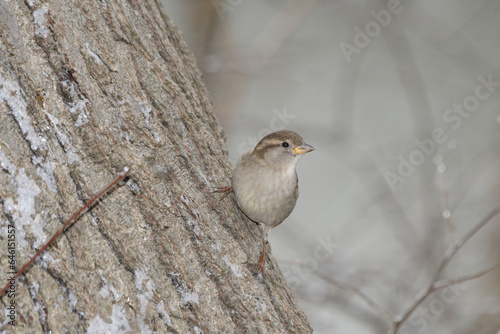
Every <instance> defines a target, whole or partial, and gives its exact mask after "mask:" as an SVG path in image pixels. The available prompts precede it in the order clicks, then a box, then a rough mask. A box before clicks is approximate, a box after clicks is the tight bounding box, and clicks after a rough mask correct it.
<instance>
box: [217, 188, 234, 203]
mask: <svg viewBox="0 0 500 334" xmlns="http://www.w3.org/2000/svg"><path fill="white" fill-rule="evenodd" d="M232 191H233V187H232V186H224V187H216V188H215V190H214V191H212V193H223V194H224V195H222V197H221V198H220V200H221V201H222V200H223V199H224V198H226V197H227V195H229V194H230V193H231V192H232Z"/></svg>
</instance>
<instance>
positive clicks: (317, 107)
mask: <svg viewBox="0 0 500 334" xmlns="http://www.w3.org/2000/svg"><path fill="white" fill-rule="evenodd" d="M163 4H164V8H165V10H166V12H167V14H168V15H169V17H170V18H171V19H172V20H173V21H174V22H175V23H176V24H177V25H178V27H179V28H180V30H181V31H182V32H183V34H184V37H185V39H186V41H187V43H188V45H189V47H190V48H191V50H192V51H193V52H194V53H195V56H196V57H197V60H198V64H199V66H200V69H201V71H202V72H203V73H204V78H205V81H206V83H207V85H208V88H209V90H210V92H211V94H212V96H213V99H214V105H215V110H216V114H217V117H218V118H219V121H220V122H221V124H222V125H223V126H224V129H225V132H226V136H227V142H228V147H229V152H230V158H231V160H232V161H233V162H236V161H237V159H238V158H239V156H240V155H241V154H242V153H243V151H244V150H246V149H248V148H251V147H252V146H253V145H254V144H255V143H256V142H257V140H258V139H260V138H261V137H262V136H263V135H265V134H267V133H269V132H271V131H274V130H278V129H281V128H287V129H291V130H295V131H297V132H298V133H300V134H301V135H302V136H303V137H304V139H305V140H306V141H307V142H308V143H310V144H312V145H313V146H315V147H316V148H317V150H316V151H314V152H312V153H311V154H308V155H307V156H305V157H304V158H303V159H302V160H301V161H300V163H299V165H298V174H299V185H300V192H301V193H300V198H299V201H298V204H297V207H296V209H295V211H294V212H293V213H292V215H291V216H290V217H289V218H288V219H287V220H286V221H285V222H284V223H283V224H282V225H280V226H279V227H277V228H276V229H274V230H273V231H272V232H271V237H270V243H271V247H272V252H273V255H274V256H275V257H276V258H277V259H278V262H279V264H280V268H281V269H282V271H283V272H285V274H286V275H287V278H288V279H289V282H290V285H291V286H292V287H293V288H294V291H295V295H296V296H297V298H298V300H299V303H300V305H301V307H302V308H303V309H304V311H305V312H306V314H307V315H308V318H309V320H310V321H311V324H312V326H313V328H314V329H315V333H340V334H342V333H346V334H347V333H358V334H363V333H367V334H368V333H386V332H387V331H388V329H389V328H390V322H388V320H387V319H385V318H384V317H383V316H382V315H381V314H379V313H377V311H376V310H374V308H373V307H371V306H369V305H368V304H367V303H366V301H364V300H363V299H362V298H360V297H359V294H356V293H355V292H353V291H348V290H345V289H340V288H339V287H338V286H335V284H334V283H333V282H332V280H334V281H335V282H337V283H340V285H342V286H343V287H344V288H345V287H346V286H351V287H355V288H356V289H357V290H358V291H361V292H362V293H364V294H365V295H367V296H369V297H370V299H372V300H373V301H375V302H376V303H377V304H378V305H380V306H382V307H383V308H384V309H385V310H388V311H389V312H390V313H391V314H393V315H401V314H403V313H404V312H405V310H407V309H408V307H409V306H410V305H411V303H412V301H413V299H414V298H415V296H416V295H417V294H418V293H419V291H421V290H422V289H423V288H424V287H425V286H426V284H429V282H430V281H431V279H432V277H433V274H434V273H435V272H436V270H437V268H438V267H439V264H440V263H441V261H442V259H443V258H444V256H445V252H446V250H447V249H448V248H449V247H450V246H451V245H452V244H453V242H454V241H455V240H457V239H459V238H460V237H462V236H464V235H465V234H466V233H467V232H468V231H470V230H471V229H472V228H473V226H474V225H475V224H477V223H478V222H479V221H480V220H481V219H483V218H484V217H485V216H487V214H488V213H489V212H490V211H491V210H492V209H494V208H495V207H498V206H499V195H500V192H499V187H498V186H499V175H498V174H499V170H500V160H499V155H498V153H499V151H500V107H499V105H500V34H499V31H500V19H499V18H500V2H499V1H495V0H478V1H466V0H454V1H451V0H445V1H430V0H426V1H424V0H420V1H416V0H413V1H411V0H401V1H394V0H390V1H373V0H371V1H368V0H357V1H352V0H349V1H347V0H340V1H315V0H296V1H293V0H273V1H271V0H254V1H249V0H216V1H201V0H183V1H179V0H163ZM499 237H500V219H499V218H498V217H494V218H493V219H492V220H491V221H490V222H489V223H488V224H487V225H486V226H485V227H484V228H482V229H481V230H480V231H479V232H478V233H477V234H475V235H474V236H473V237H472V238H471V239H470V240H469V241H468V242H467V243H466V244H465V245H464V246H463V247H462V248H461V249H460V250H459V252H457V254H456V255H455V256H454V258H453V260H452V261H450V263H449V264H448V265H447V267H446V269H445V270H444V271H443V273H442V277H441V279H455V278H458V277H464V276H467V275H472V274H475V273H480V272H482V271H483V270H485V269H487V268H489V267H491V266H494V265H496V264H498V263H499V262H500V260H499V259H500V246H499V244H500V243H499V242H498V240H499ZM328 279H329V280H330V281H328ZM499 286H500V270H494V271H492V272H489V273H488V274H486V275H484V276H482V277H480V278H477V279H475V280H471V281H467V282H464V283H460V285H458V286H454V287H453V288H451V287H450V288H445V289H443V290H439V291H436V292H434V293H433V294H432V295H430V296H429V297H428V298H427V299H426V301H425V302H423V303H422V304H421V305H420V306H419V307H418V308H417V309H416V311H415V312H414V313H412V316H411V317H409V319H408V320H407V321H406V322H405V324H404V325H403V326H402V327H401V329H400V331H399V333H431V334H432V333H439V334H442V333H459V334H460V333H475V334H478V333H497V332H498V331H499V329H500V288H499Z"/></svg>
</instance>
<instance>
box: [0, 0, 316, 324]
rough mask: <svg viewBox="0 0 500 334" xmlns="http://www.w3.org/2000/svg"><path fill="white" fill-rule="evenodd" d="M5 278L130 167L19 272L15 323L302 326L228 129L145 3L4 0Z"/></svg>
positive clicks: (0, 176) (1, 175)
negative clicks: (239, 192) (246, 207)
mask: <svg viewBox="0 0 500 334" xmlns="http://www.w3.org/2000/svg"><path fill="white" fill-rule="evenodd" d="M0 134H1V135H0V167H1V169H0V206H1V213H0V223H1V226H2V227H1V230H0V239H1V242H0V279H1V282H6V280H7V277H8V276H9V275H8V274H7V272H8V268H9V258H8V256H7V255H8V244H7V235H8V229H7V225H9V224H11V225H15V231H16V232H15V234H16V261H17V267H18V269H19V268H20V266H21V265H22V264H23V263H24V262H26V261H28V259H29V257H30V256H32V255H33V254H34V253H35V252H36V250H37V249H39V248H40V247H41V246H42V245H43V242H44V241H46V240H48V238H49V237H50V235H51V234H52V233H53V232H54V231H55V230H56V229H57V228H58V227H60V226H61V224H62V223H63V222H64V221H65V219H67V218H68V217H69V216H71V214H72V212H74V211H75V210H76V209H78V208H79V207H80V206H81V205H82V204H83V203H85V202H86V201H88V200H89V199H90V198H91V197H92V195H93V194H95V193H97V192H98V191H99V190H100V188H101V187H103V186H104V185H105V184H107V183H108V182H109V181H111V180H112V179H113V178H114V177H115V176H116V175H117V174H118V173H119V172H120V171H121V170H122V169H123V167H124V166H128V167H129V168H130V169H131V172H130V177H129V179H128V181H127V182H126V184H125V185H123V186H119V187H116V188H114V190H113V191H112V192H111V193H109V194H108V195H107V196H106V197H105V198H104V199H103V200H101V201H100V202H99V203H97V204H96V205H94V206H93V207H92V208H91V210H89V211H88V212H86V213H85V214H83V215H82V216H81V217H80V219H79V220H78V221H77V222H76V223H74V224H73V225H72V226H71V227H70V228H69V229H68V230H67V231H66V232H65V234H63V235H62V236H61V237H60V238H59V239H58V240H57V241H56V243H55V244H54V245H52V246H51V247H49V249H48V251H47V252H46V253H45V254H44V256H43V257H42V258H40V260H39V261H37V262H36V263H35V264H34V265H33V266H32V267H31V268H30V269H29V271H28V272H27V274H26V275H24V276H23V277H21V279H20V280H19V282H18V284H17V285H16V291H15V292H16V295H15V297H14V298H9V297H8V296H7V295H4V296H3V297H1V308H2V309H6V307H7V306H8V305H10V302H11V301H12V300H14V301H15V306H16V319H15V325H16V326H15V327H12V326H11V325H9V324H8V321H9V318H7V317H6V316H5V313H4V311H1V312H0V321H1V323H2V328H3V329H4V330H5V331H7V332H14V331H15V332H18V333H22V332H32V333H40V332H49V331H52V332H53V333H83V332H91V333H106V332H109V333H123V332H130V333H137V332H143V333H148V332H152V331H153V332H160V333H166V332H168V333H202V332H203V333H216V332H221V333H242V332H251V333H285V332H295V333H307V332H311V328H310V326H309V324H308V322H307V319H306V317H305V316H304V314H303V313H302V311H301V310H300V309H299V307H298V306H297V304H296V301H295V299H294V297H293V296H292V293H291V291H290V288H289V286H288V284H287V283H286V281H285V279H284V277H283V275H282V274H281V272H280V270H279V268H278V266H277V265H276V262H275V261H274V259H273V258H272V256H270V257H269V258H268V267H267V268H268V269H267V272H266V277H265V279H262V278H260V277H258V276H254V275H253V273H254V270H253V266H252V264H253V263H255V262H256V260H257V257H258V253H259V247H260V245H259V244H260V238H261V230H260V227H258V226H257V225H255V224H254V223H252V222H250V221H249V220H248V219H246V218H245V217H244V216H243V214H241V213H240V212H239V210H238V209H237V207H236V205H235V202H234V199H233V198H232V197H231V196H230V197H228V198H227V199H225V200H223V201H220V200H219V196H217V194H212V193H211V191H212V190H213V188H214V187H215V186H219V185H227V184H228V183H229V182H230V178H229V177H230V170H231V163H230V162H229V159H228V156H227V151H226V146H225V142H224V139H223V132H222V129H221V127H220V126H219V124H218V123H217V120H216V119H215V117H214V114H213V109H212V103H211V100H210V97H209V94H208V92H207V90H206V88H205V85H204V84H203V81H202V78H201V75H200V73H199V71H198V69H197V67H196V63H195V60H194V58H193V56H192V54H191V53H190V52H189V50H188V48H187V46H186V44H185V43H184V42H183V40H182V37H181V35H180V33H179V32H178V30H177V28H176V27H175V26H174V25H173V24H172V23H171V22H170V21H169V19H168V18H167V16H166V15H165V14H164V13H163V11H162V9H161V8H160V4H159V2H158V1H155V0H141V1H134V0H129V1H125V0H100V1H97V0H87V1H76V0H74V1H68V0H52V1H50V2H45V1H38V0H26V1H21V0H12V1H0Z"/></svg>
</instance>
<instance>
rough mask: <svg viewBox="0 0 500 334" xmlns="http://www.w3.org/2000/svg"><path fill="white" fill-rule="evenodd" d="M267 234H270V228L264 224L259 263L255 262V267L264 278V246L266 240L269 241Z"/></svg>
mask: <svg viewBox="0 0 500 334" xmlns="http://www.w3.org/2000/svg"><path fill="white" fill-rule="evenodd" d="M269 232H271V227H270V226H267V225H265V224H264V231H263V238H262V253H260V257H259V262H257V267H258V268H259V271H260V272H261V273H262V276H264V266H265V265H266V246H267V240H268V239H269Z"/></svg>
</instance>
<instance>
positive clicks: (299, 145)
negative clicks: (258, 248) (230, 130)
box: [216, 130, 314, 274]
mask: <svg viewBox="0 0 500 334" xmlns="http://www.w3.org/2000/svg"><path fill="white" fill-rule="evenodd" d="M313 150H314V147H312V146H311V145H309V144H307V143H306V142H304V140H303V139H302V137H301V136H300V135H299V134H297V133H295V132H293V131H290V130H281V131H276V132H273V133H271V134H268V135H267V136H265V137H264V138H262V140H261V141H260V142H259V143H258V144H257V146H255V148H254V149H251V150H249V151H248V152H246V153H245V154H243V156H242V157H241V158H240V160H239V161H238V163H237V164H236V166H235V168H234V170H233V173H232V182H231V186H228V187H219V188H217V190H216V191H217V192H225V193H229V192H231V191H233V192H234V194H235V197H236V203H237V204H238V207H239V208H240V210H241V211H242V212H243V213H244V214H245V215H246V216H247V217H248V218H250V220H252V221H254V222H256V223H262V224H263V226H264V231H263V238H262V252H261V254H260V257H259V261H258V262H257V266H258V269H259V271H260V272H261V273H262V274H264V266H265V263H266V244H267V243H268V239H269V233H270V231H271V229H272V228H273V227H276V226H278V225H279V224H281V223H282V222H283V221H284V220H285V219H286V218H287V217H288V216H289V215H290V213H292V211H293V209H294V207H295V204H296V203H297V198H298V197H299V186H298V177H297V172H296V171H295V166H296V165H297V162H298V161H299V159H300V158H301V157H302V155H303V154H305V153H308V152H311V151H313Z"/></svg>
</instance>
